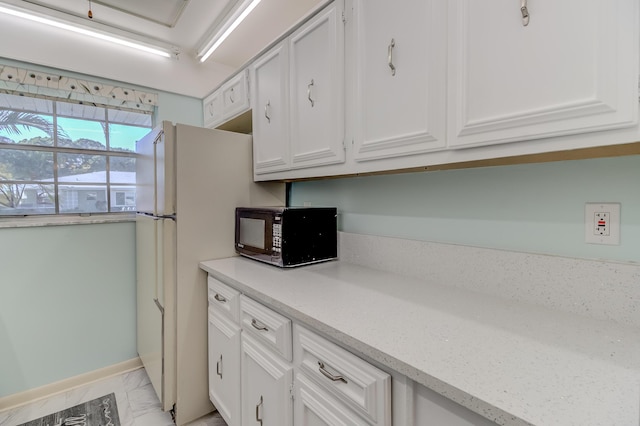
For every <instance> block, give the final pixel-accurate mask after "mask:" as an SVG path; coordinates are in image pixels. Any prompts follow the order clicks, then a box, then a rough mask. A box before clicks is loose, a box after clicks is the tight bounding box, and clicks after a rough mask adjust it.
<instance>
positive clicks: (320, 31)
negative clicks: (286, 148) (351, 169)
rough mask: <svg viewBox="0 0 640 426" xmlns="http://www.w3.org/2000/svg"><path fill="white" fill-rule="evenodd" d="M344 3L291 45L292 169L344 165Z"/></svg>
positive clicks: (297, 35) (315, 21) (309, 26)
mask: <svg viewBox="0 0 640 426" xmlns="http://www.w3.org/2000/svg"><path fill="white" fill-rule="evenodd" d="M341 4H342V2H341V1H340V0H338V1H336V2H334V3H333V4H332V5H331V6H329V7H328V8H327V9H325V10H323V11H322V12H320V13H319V14H318V15H316V16H315V17H314V18H312V19H311V20H310V21H309V22H308V23H307V24H305V25H304V26H303V27H301V28H300V29H299V30H298V31H296V32H295V33H294V34H293V35H292V36H291V38H290V41H289V54H290V76H291V85H290V87H291V93H290V99H291V150H292V151H291V154H292V167H293V168H299V167H310V166H317V165H323V164H333V163H341V162H344V158H345V157H344V124H343V123H344V90H343V81H344V65H343V64H344V25H343V23H342V20H341V13H342V12H341V10H342V6H340V11H339V10H338V5H341Z"/></svg>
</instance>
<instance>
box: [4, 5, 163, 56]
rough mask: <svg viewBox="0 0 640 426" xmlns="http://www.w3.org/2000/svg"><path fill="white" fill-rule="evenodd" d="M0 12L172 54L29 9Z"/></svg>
mask: <svg viewBox="0 0 640 426" xmlns="http://www.w3.org/2000/svg"><path fill="white" fill-rule="evenodd" d="M0 13H6V14H7V15H12V16H17V17H19V18H24V19H28V20H30V21H34V22H39V23H41V24H46V25H50V26H52V27H56V28H61V29H63V30H67V31H73V32H74V33H78V34H82V35H86V36H89V37H94V38H98V39H100V40H105V41H108V42H111V43H115V44H119V45H121V46H127V47H131V48H133V49H138V50H142V51H144V52H148V53H153V54H155V55H160V56H164V57H166V58H170V57H171V56H172V55H171V53H170V52H169V51H168V50H163V49H162V48H159V47H155V46H151V45H146V44H143V43H141V42H138V41H132V40H127V39H125V38H121V37H115V36H113V35H110V34H106V33H103V32H98V31H96V30H94V29H89V28H84V27H82V26H79V25H78V24H71V23H66V22H63V21H62V20H54V19H51V18H49V17H45V16H40V15H39V14H35V13H33V12H31V11H29V12H27V11H23V10H21V9H18V8H13V7H6V6H0Z"/></svg>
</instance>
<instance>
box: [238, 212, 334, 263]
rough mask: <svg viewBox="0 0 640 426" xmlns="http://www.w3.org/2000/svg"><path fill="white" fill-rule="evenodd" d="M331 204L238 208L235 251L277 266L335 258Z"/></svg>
mask: <svg viewBox="0 0 640 426" xmlns="http://www.w3.org/2000/svg"><path fill="white" fill-rule="evenodd" d="M337 216H338V212H337V209H336V208H335V207H238V208H236V239H235V244H236V252H237V253H238V254H240V255H241V256H246V257H249V258H252V259H255V260H259V261H261V262H266V263H269V264H272V265H276V266H279V267H281V268H290V267H294V266H301V265H308V264H311V263H317V262H324V261H327V260H332V259H337V257H338V229H337V220H338V219H337Z"/></svg>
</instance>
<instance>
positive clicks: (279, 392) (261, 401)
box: [241, 333, 293, 426]
mask: <svg viewBox="0 0 640 426" xmlns="http://www.w3.org/2000/svg"><path fill="white" fill-rule="evenodd" d="M241 369H242V370H241V371H242V373H241V375H242V384H241V387H242V415H241V416H242V424H243V425H244V426H255V425H257V424H261V425H262V426H291V425H292V417H293V405H292V401H291V386H292V384H293V367H291V365H290V364H288V363H286V362H284V361H283V360H282V359H280V358H279V357H278V356H277V355H275V354H274V353H273V352H271V351H270V350H268V349H266V348H265V347H264V346H262V345H261V344H260V343H258V342H257V341H255V340H254V339H253V338H252V337H250V336H248V335H247V334H246V333H243V335H242V367H241Z"/></svg>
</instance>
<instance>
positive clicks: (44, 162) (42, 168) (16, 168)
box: [0, 149, 53, 181]
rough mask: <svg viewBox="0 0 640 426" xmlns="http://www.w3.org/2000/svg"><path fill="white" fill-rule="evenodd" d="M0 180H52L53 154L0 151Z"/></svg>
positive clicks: (10, 150) (11, 150)
mask: <svg viewBox="0 0 640 426" xmlns="http://www.w3.org/2000/svg"><path fill="white" fill-rule="evenodd" d="M0 180H5V181H6V180H18V181H20V180H22V181H24V180H27V181H34V180H53V153H52V152H45V151H27V150H21V149H0Z"/></svg>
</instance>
